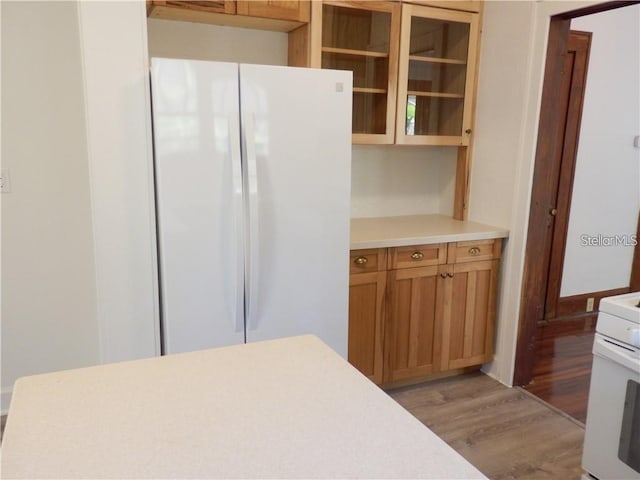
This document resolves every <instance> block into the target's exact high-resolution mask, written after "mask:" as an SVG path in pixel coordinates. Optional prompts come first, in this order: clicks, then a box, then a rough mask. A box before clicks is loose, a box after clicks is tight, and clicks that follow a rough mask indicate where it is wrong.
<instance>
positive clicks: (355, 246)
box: [350, 230, 509, 250]
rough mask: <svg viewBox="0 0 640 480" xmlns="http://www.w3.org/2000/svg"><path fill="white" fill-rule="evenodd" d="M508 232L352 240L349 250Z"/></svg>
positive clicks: (506, 234) (481, 237)
mask: <svg viewBox="0 0 640 480" xmlns="http://www.w3.org/2000/svg"><path fill="white" fill-rule="evenodd" d="M508 237H509V232H508V231H506V230H502V231H491V232H478V233H476V232H474V233H455V234H442V235H429V236H425V237H405V238H389V239H384V240H370V241H360V242H353V243H351V245H350V249H351V250H364V249H369V248H387V247H406V246H408V245H429V244H434V243H451V242H467V241H471V240H491V239H494V238H508Z"/></svg>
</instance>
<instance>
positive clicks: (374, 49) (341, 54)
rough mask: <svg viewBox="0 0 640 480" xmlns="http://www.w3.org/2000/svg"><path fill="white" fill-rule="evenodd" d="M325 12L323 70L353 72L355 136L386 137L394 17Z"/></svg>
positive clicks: (363, 12) (349, 10) (337, 8)
mask: <svg viewBox="0 0 640 480" xmlns="http://www.w3.org/2000/svg"><path fill="white" fill-rule="evenodd" d="M322 9H323V10H322V11H323V14H322V68H331V69H335V70H350V71H352V72H353V124H352V125H353V133H361V134H375V135H384V134H386V133H387V129H388V126H387V111H388V107H387V103H388V101H389V98H388V95H387V90H388V87H389V48H390V47H389V44H390V32H391V13H390V12H381V11H375V10H367V9H364V8H349V7H342V6H335V5H326V4H325V5H323V6H322Z"/></svg>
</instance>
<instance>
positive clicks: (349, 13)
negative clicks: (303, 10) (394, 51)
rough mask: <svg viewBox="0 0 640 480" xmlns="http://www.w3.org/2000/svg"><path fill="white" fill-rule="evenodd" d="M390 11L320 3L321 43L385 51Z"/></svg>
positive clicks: (368, 50)
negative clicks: (321, 5) (321, 4)
mask: <svg viewBox="0 0 640 480" xmlns="http://www.w3.org/2000/svg"><path fill="white" fill-rule="evenodd" d="M390 28H391V14H390V13H388V12H376V11H371V10H362V9H359V8H347V7H336V6H333V5H323V7H322V46H323V47H329V48H341V49H349V50H360V51H364V52H378V53H385V54H388V53H389V36H390Z"/></svg>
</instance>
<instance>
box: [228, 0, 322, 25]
mask: <svg viewBox="0 0 640 480" xmlns="http://www.w3.org/2000/svg"><path fill="white" fill-rule="evenodd" d="M236 13H237V14H238V15H247V16H250V17H262V18H274V19H279V20H293V21H296V22H304V23H307V22H309V18H310V15H311V9H310V4H309V0H289V1H278V0H262V1H259V2H256V1H255V0H253V1H251V0H249V1H247V0H238V1H237V7H236Z"/></svg>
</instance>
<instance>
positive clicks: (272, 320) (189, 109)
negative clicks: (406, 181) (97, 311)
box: [151, 58, 352, 360]
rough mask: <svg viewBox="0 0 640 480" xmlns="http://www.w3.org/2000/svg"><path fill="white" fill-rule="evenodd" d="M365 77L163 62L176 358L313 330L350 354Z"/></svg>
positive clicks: (164, 214) (164, 283)
mask: <svg viewBox="0 0 640 480" xmlns="http://www.w3.org/2000/svg"><path fill="white" fill-rule="evenodd" d="M351 76H352V74H351V72H346V71H333V70H318V69H307V68H291V67H274V66H264V65H238V64H232V63H217V62H205V61H195V60H176V59H166V58H154V59H152V75H151V87H152V88H151V90H152V111H153V138H154V171H155V193H156V215H157V233H158V259H159V276H160V279H159V283H160V296H161V298H160V306H161V312H160V314H161V337H162V348H163V353H164V354H169V353H178V352H186V351H192V350H199V349H204V348H210V347H218V346H226V345H231V344H237V343H243V342H252V341H258V340H267V339H273V338H278V337H285V336H291V335H300V334H307V333H312V334H315V335H317V336H318V337H320V338H321V339H322V340H323V341H325V342H326V343H327V344H328V345H329V346H331V347H332V348H333V349H334V350H336V351H337V352H338V353H340V354H341V355H343V356H344V357H346V354H347V330H348V320H347V317H348V292H349V283H348V275H349V272H348V254H349V217H350V212H349V208H350V185H351V181H350V177H351V175H350V172H351V84H352V77H351ZM292 360H294V359H292Z"/></svg>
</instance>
